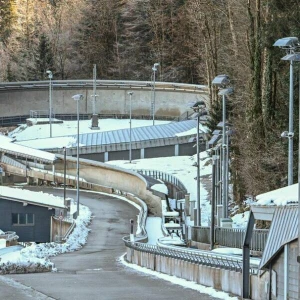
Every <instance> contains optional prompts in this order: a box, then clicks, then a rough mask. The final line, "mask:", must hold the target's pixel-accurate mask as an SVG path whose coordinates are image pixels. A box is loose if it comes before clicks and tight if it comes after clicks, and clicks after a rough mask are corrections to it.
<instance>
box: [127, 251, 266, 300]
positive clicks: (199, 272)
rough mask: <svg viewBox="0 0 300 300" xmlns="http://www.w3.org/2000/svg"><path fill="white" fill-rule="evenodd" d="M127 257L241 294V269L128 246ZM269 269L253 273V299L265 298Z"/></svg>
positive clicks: (129, 259) (178, 275) (135, 261)
mask: <svg viewBox="0 0 300 300" xmlns="http://www.w3.org/2000/svg"><path fill="white" fill-rule="evenodd" d="M126 259H127V261H128V262H130V263H134V264H137V265H140V266H143V267H146V268H149V269H151V270H155V271H157V272H160V273H164V274H168V275H171V276H176V277H178V278H182V279H186V280H188V281H192V282H196V283H198V284H201V285H204V286H208V287H212V288H214V289H216V290H221V291H224V292H227V293H230V294H234V295H237V296H240V297H242V273H241V272H236V271H233V270H225V269H220V268H216V267H210V266H206V265H200V264H195V263H192V262H189V261H185V260H181V259H180V258H172V257H167V256H162V255H158V254H153V253H151V254H150V253H147V252H142V251H139V250H136V249H132V248H129V247H127V258H126ZM267 278H268V272H266V273H265V274H264V275H263V276H259V275H251V277H250V279H251V295H252V298H251V299H254V300H261V299H265V296H266V293H265V291H264V286H265V282H266V280H267Z"/></svg>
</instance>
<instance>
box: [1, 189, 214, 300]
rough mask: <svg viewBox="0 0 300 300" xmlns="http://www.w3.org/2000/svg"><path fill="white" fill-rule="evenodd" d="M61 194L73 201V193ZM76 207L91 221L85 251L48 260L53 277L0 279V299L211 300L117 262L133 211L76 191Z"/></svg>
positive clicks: (105, 198)
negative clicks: (84, 208) (86, 209)
mask: <svg viewBox="0 0 300 300" xmlns="http://www.w3.org/2000/svg"><path fill="white" fill-rule="evenodd" d="M43 190H44V189H43ZM44 191H47V190H46V189H45V190H44ZM53 194H60V195H62V194H63V190H53ZM67 194H68V196H70V197H75V191H68V192H67ZM81 203H82V204H85V205H87V206H88V207H90V209H91V211H92V213H93V216H94V217H93V220H92V223H91V225H90V228H91V232H90V234H89V237H88V241H87V244H86V245H85V247H83V249H81V250H80V251H76V252H73V253H67V254H63V255H59V256H57V257H55V258H53V259H52V261H53V262H54V263H55V265H56V267H57V269H58V272H57V273H39V274H22V275H5V276H0V299H6V300H28V299H31V300H32V299H35V300H36V299H37V300H40V299H61V300H70V299H72V300H94V299H95V300H96V299H100V300H115V299H122V300H124V299H128V300H137V299H145V300H146V299H164V300H166V299H172V300H174V299H189V300H193V299H197V300H199V299H201V300H208V299H215V298H212V297H210V296H208V295H205V294H200V293H199V292H197V291H194V290H191V289H186V288H183V287H181V286H178V285H173V284H171V283H169V282H167V281H163V280H160V279H157V278H153V277H150V276H148V275H145V274H143V273H138V272H136V271H133V270H131V269H130V268H126V267H124V266H123V265H121V264H120V263H118V261H117V259H118V258H119V257H120V256H121V255H122V254H123V253H124V252H125V246H124V243H123V241H122V237H123V236H124V235H127V234H128V231H129V219H131V218H133V219H136V215H137V210H136V209H135V208H134V207H133V206H131V205H130V204H128V203H127V202H124V201H121V200H118V199H114V198H112V197H110V196H106V195H99V194H94V193H86V192H81Z"/></svg>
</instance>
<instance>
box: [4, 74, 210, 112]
mask: <svg viewBox="0 0 300 300" xmlns="http://www.w3.org/2000/svg"><path fill="white" fill-rule="evenodd" d="M96 87H97V90H96V93H97V97H96V105H95V109H96V111H95V113H97V114H100V115H101V114H128V113H129V110H130V98H129V95H128V92H129V91H132V92H133V93H134V94H133V96H132V103H131V107H132V115H133V116H142V115H150V114H151V103H152V102H154V98H155V116H156V117H158V118H159V117H178V116H180V115H182V114H183V113H185V112H186V111H187V108H188V106H189V104H190V103H194V102H197V101H200V100H204V101H206V102H207V101H208V100H207V99H208V97H207V91H208V90H207V88H206V86H203V85H192V84H181V83H166V82H156V83H155V96H154V90H153V83H151V82H147V81H106V80H97V85H96ZM75 94H83V96H84V99H83V100H82V101H80V103H79V113H81V114H92V113H93V103H92V100H93V80H53V81H52V108H53V113H54V114H76V109H77V106H76V102H75V101H74V100H73V99H72V96H73V95H75ZM31 110H45V111H46V110H47V111H48V110H49V81H33V82H6V83H0V117H8V116H9V117H10V116H20V115H29V114H30V111H31Z"/></svg>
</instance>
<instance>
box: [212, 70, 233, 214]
mask: <svg viewBox="0 0 300 300" xmlns="http://www.w3.org/2000/svg"><path fill="white" fill-rule="evenodd" d="M229 82H230V80H229V77H228V76H227V75H218V76H217V77H215V79H214V80H213V81H212V84H213V85H216V86H218V87H220V88H221V90H220V91H219V93H218V95H220V96H222V106H223V108H222V109H223V117H222V123H223V124H222V125H223V126H222V129H223V132H222V159H223V161H222V162H223V166H222V192H223V197H222V200H223V201H222V204H223V218H227V217H228V187H227V180H226V179H227V174H226V170H227V171H228V169H227V166H226V163H227V162H226V157H227V156H226V152H227V148H228V146H227V143H226V142H227V141H226V95H230V94H232V93H233V88H231V87H228V88H227V85H228V84H229Z"/></svg>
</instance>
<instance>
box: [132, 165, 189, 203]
mask: <svg viewBox="0 0 300 300" xmlns="http://www.w3.org/2000/svg"><path fill="white" fill-rule="evenodd" d="M133 171H134V170H133ZM135 171H136V172H138V173H140V174H142V175H146V176H149V177H152V178H155V179H160V180H162V181H164V182H167V183H170V184H172V185H174V186H176V188H177V189H178V191H176V195H175V200H180V199H184V197H185V195H186V194H187V193H188V191H187V189H186V187H185V186H184V184H183V183H182V182H181V181H180V180H179V179H178V178H176V177H175V176H173V175H171V174H168V173H164V172H162V171H157V170H143V169H140V170H135Z"/></svg>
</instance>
